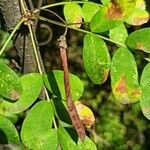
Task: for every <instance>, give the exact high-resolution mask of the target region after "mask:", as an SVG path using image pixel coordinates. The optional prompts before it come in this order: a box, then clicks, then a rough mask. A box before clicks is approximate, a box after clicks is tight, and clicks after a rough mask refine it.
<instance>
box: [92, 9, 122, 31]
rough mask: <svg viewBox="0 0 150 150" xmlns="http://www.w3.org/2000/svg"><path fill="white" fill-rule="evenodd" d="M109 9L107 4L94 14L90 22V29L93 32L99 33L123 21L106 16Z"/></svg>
mask: <svg viewBox="0 0 150 150" xmlns="http://www.w3.org/2000/svg"><path fill="white" fill-rule="evenodd" d="M107 9H108V7H107V6H103V7H102V8H100V10H99V11H97V13H96V14H95V15H94V16H93V18H92V20H91V23H90V29H91V31H92V32H97V33H100V32H105V31H108V30H110V29H113V28H115V27H117V26H118V25H120V24H121V22H122V21H120V20H117V19H111V18H109V17H106V11H107Z"/></svg>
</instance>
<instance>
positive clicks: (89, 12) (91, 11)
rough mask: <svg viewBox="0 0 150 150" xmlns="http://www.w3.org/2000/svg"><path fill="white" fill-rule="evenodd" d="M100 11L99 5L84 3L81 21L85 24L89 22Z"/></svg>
mask: <svg viewBox="0 0 150 150" xmlns="http://www.w3.org/2000/svg"><path fill="white" fill-rule="evenodd" d="M99 9H100V7H99V5H98V4H96V3H90V2H89V3H85V4H84V5H83V7H82V14H83V19H84V21H85V22H90V21H91V19H92V17H93V16H94V15H95V14H96V12H97V11H98V10H99Z"/></svg>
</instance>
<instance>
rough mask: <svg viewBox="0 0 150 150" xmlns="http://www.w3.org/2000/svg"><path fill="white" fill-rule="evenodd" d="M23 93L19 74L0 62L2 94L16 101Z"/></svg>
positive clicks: (0, 89)
mask: <svg viewBox="0 0 150 150" xmlns="http://www.w3.org/2000/svg"><path fill="white" fill-rule="evenodd" d="M21 93H22V86H21V82H20V79H19V77H18V76H17V74H16V73H15V72H14V71H13V70H12V69H10V68H9V67H8V66H7V65H5V64H4V63H2V62H0V94H1V95H2V96H4V97H6V98H9V99H11V100H16V99H18V98H19V97H20V95H21Z"/></svg>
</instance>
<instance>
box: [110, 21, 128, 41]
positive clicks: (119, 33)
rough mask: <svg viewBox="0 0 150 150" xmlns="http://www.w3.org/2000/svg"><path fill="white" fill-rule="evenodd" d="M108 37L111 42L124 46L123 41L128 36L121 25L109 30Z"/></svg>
mask: <svg viewBox="0 0 150 150" xmlns="http://www.w3.org/2000/svg"><path fill="white" fill-rule="evenodd" d="M109 36H110V39H111V40H114V41H116V42H118V43H121V44H124V42H125V39H126V38H127V36H128V33H127V29H126V27H125V26H124V24H121V25H119V26H118V27H116V28H114V29H112V30H110V32H109Z"/></svg>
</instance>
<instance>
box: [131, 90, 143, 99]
mask: <svg viewBox="0 0 150 150" xmlns="http://www.w3.org/2000/svg"><path fill="white" fill-rule="evenodd" d="M131 95H132V96H134V97H138V96H140V95H141V92H140V90H139V89H135V90H133V91H132V92H131Z"/></svg>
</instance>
